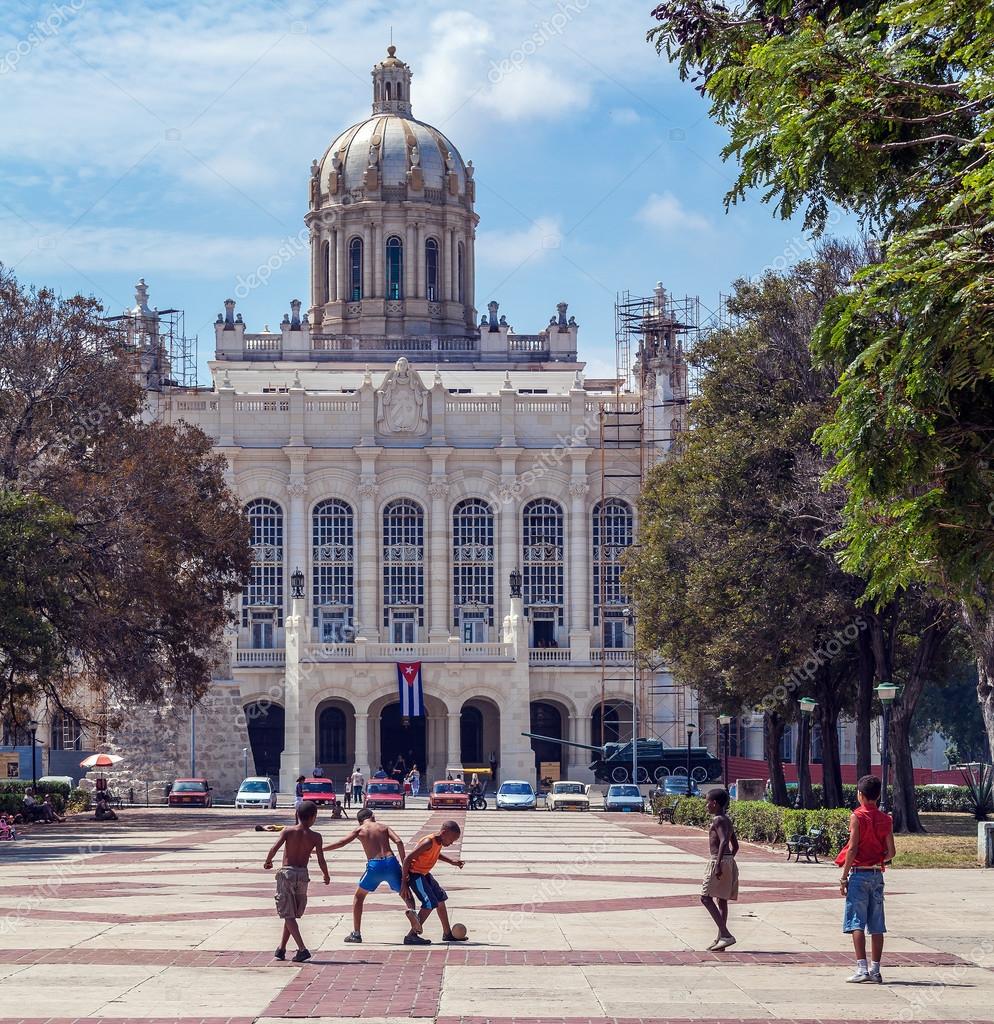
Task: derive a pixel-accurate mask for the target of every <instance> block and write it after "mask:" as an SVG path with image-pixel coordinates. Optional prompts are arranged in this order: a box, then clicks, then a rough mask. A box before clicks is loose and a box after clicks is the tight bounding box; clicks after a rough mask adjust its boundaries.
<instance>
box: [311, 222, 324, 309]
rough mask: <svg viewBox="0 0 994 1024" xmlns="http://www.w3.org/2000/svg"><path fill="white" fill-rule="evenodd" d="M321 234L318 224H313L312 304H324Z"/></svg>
mask: <svg viewBox="0 0 994 1024" xmlns="http://www.w3.org/2000/svg"><path fill="white" fill-rule="evenodd" d="M321 245H322V242H321V236H320V235H319V234H318V228H317V225H316V224H312V225H311V304H312V305H314V306H321V305H323V304H324V295H323V293H322V290H321Z"/></svg>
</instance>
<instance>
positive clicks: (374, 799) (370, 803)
mask: <svg viewBox="0 0 994 1024" xmlns="http://www.w3.org/2000/svg"><path fill="white" fill-rule="evenodd" d="M404 796H405V795H404V788H403V786H401V784H400V783H399V782H394V781H393V779H387V780H382V779H371V780H370V782H369V785H368V786H367V787H366V799H365V801H364V803H363V807H368V808H370V810H372V809H374V808H376V807H391V808H394V809H397V810H401V811H402V810H404V809H405V808H406V807H407V800H406V799H405V798H404Z"/></svg>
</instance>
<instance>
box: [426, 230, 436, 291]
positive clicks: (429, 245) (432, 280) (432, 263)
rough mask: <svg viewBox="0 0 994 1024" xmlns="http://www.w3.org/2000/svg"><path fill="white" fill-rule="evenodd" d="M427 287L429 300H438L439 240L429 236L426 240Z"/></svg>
mask: <svg viewBox="0 0 994 1024" xmlns="http://www.w3.org/2000/svg"><path fill="white" fill-rule="evenodd" d="M425 289H426V295H427V298H428V301H429V302H436V301H437V300H438V242H436V241H435V239H434V238H429V239H428V240H427V241H426V242H425Z"/></svg>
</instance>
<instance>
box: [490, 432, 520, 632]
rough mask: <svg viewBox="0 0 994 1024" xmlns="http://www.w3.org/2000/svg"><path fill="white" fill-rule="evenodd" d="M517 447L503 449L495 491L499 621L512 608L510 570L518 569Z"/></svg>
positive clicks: (497, 609) (496, 588)
mask: <svg viewBox="0 0 994 1024" xmlns="http://www.w3.org/2000/svg"><path fill="white" fill-rule="evenodd" d="M520 451H521V449H520V448H502V449H501V450H500V456H501V477H500V486H499V487H498V488H497V497H498V502H497V516H498V522H497V529H498V531H499V534H498V545H499V547H498V553H497V579H496V581H495V582H496V584H497V585H496V587H495V596H496V600H497V608H496V609H495V610H496V615H497V619H498V621H499V620H500V618H501V617H502V616H503V615H506V614H507V610H508V609H509V608H510V607H511V570H512V569H518V570H519V571H520V570H521V568H522V567H521V565H520V562H521V545H520V543H519V537H520V534H519V531H518V497H517V494H516V492H515V488H514V481H515V476H514V472H515V463H516V458H517V455H518V453H519V452H520Z"/></svg>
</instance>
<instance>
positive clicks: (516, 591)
mask: <svg viewBox="0 0 994 1024" xmlns="http://www.w3.org/2000/svg"><path fill="white" fill-rule="evenodd" d="M511 597H521V573H520V572H519V571H518V570H517V569H512V570H511Z"/></svg>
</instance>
